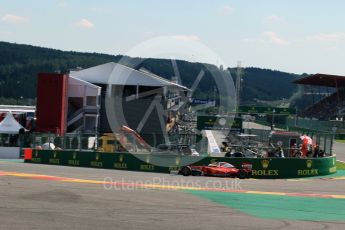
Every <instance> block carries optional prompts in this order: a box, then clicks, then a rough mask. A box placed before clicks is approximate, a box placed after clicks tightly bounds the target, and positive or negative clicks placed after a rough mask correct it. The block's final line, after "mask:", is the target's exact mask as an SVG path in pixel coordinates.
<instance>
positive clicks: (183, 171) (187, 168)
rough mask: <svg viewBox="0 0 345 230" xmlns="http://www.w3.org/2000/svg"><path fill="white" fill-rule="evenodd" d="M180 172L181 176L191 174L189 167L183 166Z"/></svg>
mask: <svg viewBox="0 0 345 230" xmlns="http://www.w3.org/2000/svg"><path fill="white" fill-rule="evenodd" d="M181 174H182V175H183V176H190V175H191V174H192V170H191V169H190V168H189V167H186V166H185V167H183V168H182V169H181Z"/></svg>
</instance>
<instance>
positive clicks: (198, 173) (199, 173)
mask: <svg viewBox="0 0 345 230" xmlns="http://www.w3.org/2000/svg"><path fill="white" fill-rule="evenodd" d="M192 176H202V172H200V171H192Z"/></svg>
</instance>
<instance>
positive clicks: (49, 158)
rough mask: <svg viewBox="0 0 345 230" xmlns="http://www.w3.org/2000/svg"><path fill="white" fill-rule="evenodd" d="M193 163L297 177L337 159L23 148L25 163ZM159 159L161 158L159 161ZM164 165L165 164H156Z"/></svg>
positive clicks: (323, 171) (136, 166) (143, 166)
mask: <svg viewBox="0 0 345 230" xmlns="http://www.w3.org/2000/svg"><path fill="white" fill-rule="evenodd" d="M191 158H193V162H195V163H193V165H208V164H210V163H212V162H219V161H221V162H229V163H230V164H232V165H234V166H241V165H242V163H251V164H252V165H253V171H252V177H253V178H296V177H308V176H321V175H328V174H332V173H335V172H336V166H335V162H336V159H335V157H334V156H332V157H323V158H227V157H194V156H193V157H192V156H188V157H187V156H183V157H181V156H176V155H174V156H172V155H164V156H163V155H160V156H157V155H151V154H135V155H134V154H130V153H104V152H87V151H85V152H79V151H61V150H57V151H56V150H35V149H25V150H24V159H25V162H26V163H38V164H51V165H65V166H77V167H92V168H103V169H119V170H130V171H145V172H161V173H170V172H171V171H177V170H179V168H180V167H181V166H183V165H185V164H186V163H187V162H191ZM162 161H164V162H163V163H164V164H162ZM159 165H165V166H159Z"/></svg>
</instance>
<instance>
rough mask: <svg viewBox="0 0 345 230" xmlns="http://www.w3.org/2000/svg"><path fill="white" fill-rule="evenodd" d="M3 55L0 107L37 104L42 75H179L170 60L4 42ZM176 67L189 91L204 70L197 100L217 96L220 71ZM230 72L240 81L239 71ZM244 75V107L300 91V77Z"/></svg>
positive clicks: (262, 72) (248, 70) (250, 70)
mask: <svg viewBox="0 0 345 230" xmlns="http://www.w3.org/2000/svg"><path fill="white" fill-rule="evenodd" d="M0 53H1V55H0V104H15V103H18V104H34V103H35V100H34V99H35V97H36V76H37V74H38V73H41V72H62V73H67V72H68V71H69V70H70V69H74V68H76V67H81V68H88V67H92V66H95V65H99V64H103V63H106V62H119V61H120V60H121V61H122V62H123V63H124V64H126V65H130V66H133V67H135V68H137V69H139V68H145V69H147V70H149V71H151V72H152V73H155V74H157V75H159V76H162V77H165V78H168V79H171V77H172V76H174V75H175V73H174V70H173V67H172V62H171V60H167V59H154V58H149V59H140V58H129V57H125V58H123V57H122V56H120V55H116V56H115V55H107V54H99V53H81V52H73V51H61V50H56V49H49V48H42V47H35V46H31V45H19V44H13V43H7V42H0ZM176 63H177V66H178V70H179V73H180V77H181V80H182V84H183V85H185V86H187V87H191V86H192V84H193V82H194V81H195V79H196V77H197V75H198V74H199V72H200V70H201V69H204V70H205V75H204V77H203V80H202V81H201V82H200V84H199V86H198V90H197V91H196V92H195V95H194V96H195V97H199V98H207V97H210V95H213V93H212V92H213V91H214V87H215V82H214V80H213V78H212V76H211V74H212V73H211V72H212V69H214V70H217V71H221V70H219V68H218V67H216V66H214V65H208V64H201V63H191V62H187V61H179V60H177V61H176ZM205 66H206V67H207V68H205ZM228 70H229V71H230V73H231V74H232V77H233V79H234V80H236V69H235V68H230V69H228ZM226 71H227V70H226ZM242 73H243V75H242V76H243V77H242V78H243V82H242V91H241V102H242V103H244V104H253V103H257V101H258V100H263V101H275V100H281V99H283V98H290V97H291V96H292V95H293V94H294V93H295V92H296V91H297V87H296V85H294V84H292V83H291V82H292V81H293V80H295V79H297V78H298V77H300V76H299V75H295V74H290V73H284V72H280V71H273V70H269V69H260V68H244V69H243V70H242ZM30 99H31V100H30Z"/></svg>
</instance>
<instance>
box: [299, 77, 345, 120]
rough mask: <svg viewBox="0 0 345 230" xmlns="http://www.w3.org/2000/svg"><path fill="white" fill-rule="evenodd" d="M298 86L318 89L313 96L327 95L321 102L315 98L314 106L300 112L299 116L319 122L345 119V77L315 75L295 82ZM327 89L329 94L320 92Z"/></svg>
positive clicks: (320, 99)
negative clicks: (324, 88) (322, 88)
mask: <svg viewBox="0 0 345 230" xmlns="http://www.w3.org/2000/svg"><path fill="white" fill-rule="evenodd" d="M294 83H296V84H301V85H304V86H310V87H311V89H312V87H314V88H316V87H317V90H316V91H314V92H313V91H312V92H311V94H314V93H315V94H318V95H326V96H324V97H322V98H319V100H315V97H314V96H313V104H312V105H311V106H309V107H306V108H305V109H303V110H302V111H300V112H299V114H298V116H300V117H308V118H316V119H319V120H332V119H341V120H342V119H343V118H344V117H345V77H343V76H336V75H326V74H315V75H311V76H308V77H305V78H302V79H299V80H296V81H294ZM321 87H326V88H328V89H327V92H329V93H328V94H327V93H324V91H322V92H321V91H320V88H321Z"/></svg>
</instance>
